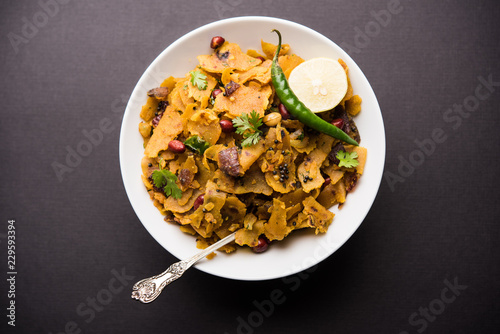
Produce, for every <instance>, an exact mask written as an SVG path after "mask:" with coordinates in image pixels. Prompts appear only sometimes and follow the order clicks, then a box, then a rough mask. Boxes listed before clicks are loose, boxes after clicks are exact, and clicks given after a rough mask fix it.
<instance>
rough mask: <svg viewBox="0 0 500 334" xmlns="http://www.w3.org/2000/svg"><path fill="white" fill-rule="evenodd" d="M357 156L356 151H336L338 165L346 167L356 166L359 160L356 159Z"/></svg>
mask: <svg viewBox="0 0 500 334" xmlns="http://www.w3.org/2000/svg"><path fill="white" fill-rule="evenodd" d="M357 157H358V153H357V152H352V153H349V152H344V151H338V152H337V159H339V161H340V162H339V167H346V168H353V167H357V166H358V165H359V161H358V160H356V158H357Z"/></svg>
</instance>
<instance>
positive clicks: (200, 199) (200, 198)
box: [193, 194, 205, 211]
mask: <svg viewBox="0 0 500 334" xmlns="http://www.w3.org/2000/svg"><path fill="white" fill-rule="evenodd" d="M204 201H205V194H201V195H200V196H198V198H197V199H196V200H195V201H194V205H193V208H194V210H195V211H196V209H198V208H199V207H200V205H202V204H203V202H204Z"/></svg>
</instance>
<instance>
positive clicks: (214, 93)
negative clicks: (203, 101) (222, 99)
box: [212, 88, 222, 99]
mask: <svg viewBox="0 0 500 334" xmlns="http://www.w3.org/2000/svg"><path fill="white" fill-rule="evenodd" d="M220 93H222V89H219V88H217V89H214V90H213V91H212V97H213V98H214V99H215V98H216V97H217V95H219V94H220Z"/></svg>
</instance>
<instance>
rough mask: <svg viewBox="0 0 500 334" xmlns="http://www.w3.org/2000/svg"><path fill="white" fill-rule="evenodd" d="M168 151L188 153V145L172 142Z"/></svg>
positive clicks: (176, 141)
mask: <svg viewBox="0 0 500 334" xmlns="http://www.w3.org/2000/svg"><path fill="white" fill-rule="evenodd" d="M168 149H169V150H170V151H172V152H174V153H184V151H186V145H184V143H183V142H181V141H180V140H171V141H170V142H169V143H168Z"/></svg>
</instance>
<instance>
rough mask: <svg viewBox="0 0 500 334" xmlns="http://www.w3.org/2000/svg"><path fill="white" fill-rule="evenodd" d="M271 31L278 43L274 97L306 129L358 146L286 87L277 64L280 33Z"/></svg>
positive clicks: (274, 74)
mask: <svg viewBox="0 0 500 334" xmlns="http://www.w3.org/2000/svg"><path fill="white" fill-rule="evenodd" d="M272 31H274V32H275V33H277V34H278V38H279V43H278V48H277V49H276V54H275V55H274V58H273V64H272V67H271V78H272V81H273V86H274V89H275V90H276V95H278V97H279V99H280V101H281V103H283V104H284V105H285V107H286V109H288V112H289V113H290V114H292V115H293V116H294V117H295V118H296V119H298V120H299V121H300V122H302V123H304V124H305V125H307V126H308V127H310V128H313V129H314V130H317V131H320V132H323V133H326V134H327V135H329V136H332V137H333V138H337V139H340V140H342V141H344V142H346V143H348V144H351V145H356V146H358V143H357V142H356V141H355V140H354V139H352V138H351V137H349V135H348V134H347V133H345V132H344V131H342V130H341V129H339V128H337V127H336V126H335V125H333V124H330V123H328V122H327V121H325V120H323V119H322V118H320V117H319V116H317V115H316V114H314V113H313V112H312V111H311V110H309V108H307V107H306V106H305V105H304V103H302V102H300V100H299V99H298V98H297V96H295V94H294V93H293V91H292V89H291V88H290V86H289V85H288V81H287V79H286V77H285V74H284V73H283V70H282V69H281V67H280V65H279V64H278V54H279V53H280V50H281V33H280V32H279V31H278V30H276V29H273V30H272Z"/></svg>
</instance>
